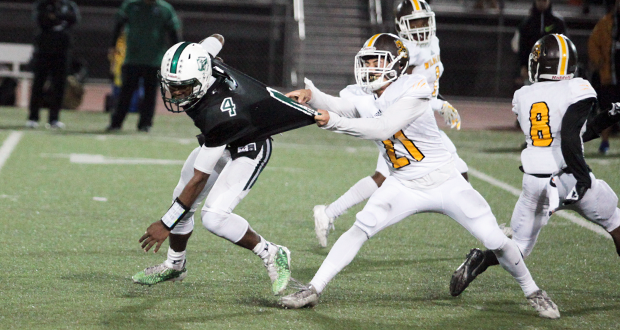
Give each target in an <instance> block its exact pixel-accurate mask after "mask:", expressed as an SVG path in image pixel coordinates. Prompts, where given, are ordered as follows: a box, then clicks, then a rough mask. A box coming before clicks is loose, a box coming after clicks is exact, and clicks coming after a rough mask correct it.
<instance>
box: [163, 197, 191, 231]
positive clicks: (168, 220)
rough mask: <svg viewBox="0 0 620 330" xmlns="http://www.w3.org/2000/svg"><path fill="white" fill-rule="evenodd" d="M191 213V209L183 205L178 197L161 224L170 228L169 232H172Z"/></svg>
mask: <svg viewBox="0 0 620 330" xmlns="http://www.w3.org/2000/svg"><path fill="white" fill-rule="evenodd" d="M188 212H189V207H187V206H185V205H183V203H181V201H180V200H179V198H178V197H177V198H176V199H175V200H174V202H173V203H172V206H170V208H169V209H168V212H166V214H164V216H163V217H161V222H162V223H163V224H164V226H166V228H168V230H172V228H174V226H176V224H177V223H178V222H179V221H180V220H181V219H183V217H185V215H186V214H187V213H188Z"/></svg>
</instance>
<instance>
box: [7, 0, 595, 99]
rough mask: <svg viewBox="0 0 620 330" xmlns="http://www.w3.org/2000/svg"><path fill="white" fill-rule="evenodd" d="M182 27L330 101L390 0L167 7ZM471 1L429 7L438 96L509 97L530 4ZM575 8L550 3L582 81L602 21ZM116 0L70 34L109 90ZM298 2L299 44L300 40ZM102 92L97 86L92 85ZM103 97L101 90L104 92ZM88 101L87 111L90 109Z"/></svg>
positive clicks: (204, 1)
mask: <svg viewBox="0 0 620 330" xmlns="http://www.w3.org/2000/svg"><path fill="white" fill-rule="evenodd" d="M169 2H170V3H171V4H172V5H173V6H174V8H175V9H176V11H177V14H178V16H179V18H180V20H181V22H182V39H184V40H189V41H199V40H201V39H202V38H204V37H206V36H208V35H210V34H212V33H220V34H223V35H224V36H225V37H226V46H225V47H224V49H223V50H222V53H221V54H222V57H223V58H224V59H225V60H226V62H227V63H229V64H231V65H232V66H234V67H236V68H238V69H240V70H241V71H243V72H246V73H248V74H249V75H251V76H253V77H255V78H257V79H258V80H260V81H262V82H264V83H266V84H268V85H271V86H275V87H282V88H283V89H290V88H294V87H297V86H300V84H301V82H302V81H303V79H302V78H303V77H308V78H310V79H312V80H313V81H314V82H315V84H317V86H319V87H320V88H322V89H324V90H326V91H328V92H332V93H335V92H337V91H338V90H340V89H341V88H342V87H343V86H344V85H346V84H351V83H354V78H353V75H352V71H353V56H354V55H355V53H356V52H357V50H359V47H360V45H361V44H362V42H363V41H364V40H366V39H367V38H368V37H369V36H370V35H372V34H373V33H376V32H384V31H389V32H393V31H394V22H393V14H392V5H393V2H392V1H391V0H340V1H328V0H304V1H302V2H299V1H296V0H295V1H293V0H227V1H221V0H169ZM474 2H475V1H474V0H435V1H431V4H432V7H433V9H434V11H435V12H436V17H437V35H438V37H439V39H440V41H441V43H440V45H441V54H442V61H443V63H444V66H445V73H444V75H443V77H442V79H441V93H442V94H443V95H449V96H456V97H461V96H462V97H477V98H496V99H497V98H499V99H507V98H511V97H512V93H513V92H514V90H515V88H516V87H517V86H515V85H514V83H513V81H514V77H515V76H516V75H517V72H518V65H517V59H516V55H515V54H514V53H513V52H512V50H511V48H510V40H511V39H512V36H513V34H514V31H515V29H516V27H517V25H518V24H519V22H521V20H522V19H523V18H524V17H525V16H526V15H527V14H528V11H529V8H530V7H531V4H532V1H531V0H521V1H518V0H512V1H508V0H505V1H501V0H500V1H498V3H499V5H500V8H501V9H483V10H480V9H474V8H473V4H474ZM575 2H576V1H572V0H571V1H569V0H556V1H553V8H554V12H555V13H556V14H559V15H561V16H563V17H564V19H565V20H566V23H567V25H568V28H569V33H570V37H571V39H572V40H573V42H574V43H575V45H576V46H577V49H578V52H579V56H580V59H579V62H580V64H581V67H582V70H581V73H582V75H586V76H587V74H588V72H587V70H586V68H587V66H586V63H587V39H588V36H589V34H590V32H591V30H592V28H593V27H594V25H595V24H596V22H597V20H598V19H599V18H600V17H602V16H603V14H604V13H605V11H604V8H603V5H602V4H601V2H602V0H600V1H598V2H597V1H590V2H592V3H593V4H592V6H591V9H590V13H589V14H588V15H584V14H582V11H581V7H580V6H576V5H574V3H575ZM32 3H33V1H31V0H1V1H0V12H1V13H2V17H3V19H2V20H0V42H8V43H25V44H30V43H31V42H32V40H33V34H34V31H35V23H34V22H33V20H32V19H31V10H32ZM121 3H122V1H121V0H79V1H77V4H78V6H79V8H80V11H81V15H82V21H81V23H80V24H79V25H78V26H76V28H75V31H74V33H75V51H74V55H75V57H76V58H78V59H82V60H84V62H85V63H87V67H88V72H89V75H88V77H89V78H88V82H89V85H93V84H108V83H109V82H110V81H111V80H110V74H109V63H108V60H107V55H106V54H107V49H108V47H109V45H110V44H111V36H112V28H113V22H114V14H115V12H116V10H117V8H118V7H119V6H120V4H121ZM299 3H302V4H303V14H304V15H303V18H304V19H303V21H304V23H305V25H304V26H303V29H304V32H305V36H304V37H305V39H304V40H301V38H300V27H301V24H300V22H299V21H300V20H299V16H300V15H299V11H298V10H297V11H296V10H295V8H296V6H297V4H299ZM99 87H100V88H101V85H99ZM104 89H105V88H104ZM88 97H90V98H91V99H87V100H85V102H90V103H89V105H88V106H83V107H82V108H88V109H89V110H96V109H102V106H103V105H102V104H103V100H101V99H100V98H101V97H100V95H98V94H88V93H87V98H88ZM93 102H94V103H93Z"/></svg>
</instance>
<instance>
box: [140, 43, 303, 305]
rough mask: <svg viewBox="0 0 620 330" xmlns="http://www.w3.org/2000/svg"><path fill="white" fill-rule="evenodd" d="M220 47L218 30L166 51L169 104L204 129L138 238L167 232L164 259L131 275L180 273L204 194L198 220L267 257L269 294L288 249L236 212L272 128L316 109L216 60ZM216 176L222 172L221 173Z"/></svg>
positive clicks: (285, 265)
mask: <svg viewBox="0 0 620 330" xmlns="http://www.w3.org/2000/svg"><path fill="white" fill-rule="evenodd" d="M222 45H223V37H221V36H220V35H215V36H212V37H210V38H207V39H205V40H204V41H203V42H202V43H201V44H197V43H189V42H181V43H178V44H176V45H174V46H173V47H171V48H170V49H168V51H167V52H166V54H165V55H164V58H163V60H162V65H161V72H160V75H161V77H160V81H161V89H162V97H163V100H164V103H165V105H166V108H167V109H168V110H170V111H173V112H183V111H184V112H186V113H187V114H188V115H189V116H190V117H191V118H192V119H193V121H194V124H195V125H196V127H198V128H199V129H200V131H201V133H202V134H201V136H200V140H201V141H200V142H201V143H200V144H201V147H200V148H197V149H195V150H194V151H192V153H191V154H190V156H189V157H188V159H187V161H186V162H185V165H184V166H183V170H182V172H181V179H180V180H179V184H178V185H177V187H176V189H175V191H174V194H173V200H174V201H173V204H172V206H171V207H170V209H169V210H168V212H166V214H165V215H164V216H163V217H162V218H161V220H158V221H155V222H153V223H152V224H151V225H150V226H149V227H148V228H147V230H146V233H145V234H144V235H143V236H142V237H141V238H140V242H141V243H142V248H143V249H144V250H145V251H148V250H149V249H151V247H153V246H154V245H155V249H154V251H155V252H157V251H158V250H159V247H160V246H161V244H162V243H163V242H164V241H165V240H166V238H167V237H170V247H169V249H168V258H167V260H166V261H165V262H164V263H162V264H160V265H156V266H153V267H149V268H146V269H145V270H143V271H141V272H139V273H137V274H136V275H134V276H133V280H134V281H135V282H136V283H139V284H146V285H153V284H157V283H159V282H163V281H178V280H182V279H183V278H185V276H186V274H187V270H186V267H185V264H186V260H185V253H186V251H185V250H186V246H187V242H188V240H189V237H190V236H191V234H192V232H193V228H194V217H193V214H194V211H195V210H196V209H197V207H198V205H199V204H200V202H201V201H202V200H203V199H204V198H205V197H206V201H205V204H204V206H203V208H202V224H203V225H204V226H205V227H206V228H207V229H208V230H209V231H210V232H212V233H213V234H215V235H217V236H220V237H222V238H224V239H227V240H229V241H230V242H233V243H234V244H236V245H239V246H241V247H244V248H246V249H249V250H252V251H253V252H254V253H255V254H256V255H258V256H259V257H260V258H261V259H262V260H263V262H264V264H265V267H267V271H268V274H269V277H270V279H271V281H272V290H273V292H274V294H280V293H281V292H282V291H283V290H284V289H285V288H286V286H287V284H288V281H289V279H290V252H289V250H288V249H287V248H286V247H283V246H280V245H276V244H274V243H271V242H269V241H267V240H265V239H264V238H263V237H262V236H261V235H258V234H257V233H256V232H255V231H254V230H252V228H251V227H250V225H249V223H248V222H247V221H246V220H245V219H244V218H242V217H241V216H239V215H237V214H235V213H233V210H234V208H235V206H237V204H238V203H239V202H240V201H241V200H242V199H243V198H244V197H245V196H246V195H247V194H248V193H249V192H250V189H251V188H252V186H253V185H254V183H256V180H257V179H258V176H259V175H260V173H261V172H262V170H263V169H264V168H265V166H266V165H267V162H268V161H269V158H270V156H271V150H272V148H271V139H270V136H271V135H272V134H276V133H280V132H283V131H286V130H289V129H293V128H296V127H301V126H304V125H308V124H310V123H313V122H314V119H313V117H312V114H314V113H315V112H314V111H313V110H311V109H309V108H307V107H305V106H302V105H300V104H297V103H296V102H294V101H292V100H291V99H289V98H287V97H285V96H284V95H283V94H281V93H279V92H277V91H275V90H273V89H271V88H269V87H266V86H265V85H263V84H262V83H260V82H258V81H256V80H254V79H252V78H250V77H248V76H246V75H245V74H243V73H241V72H239V71H236V70H234V69H233V68H231V67H229V66H227V65H225V64H224V63H222V61H221V60H219V59H214V58H213V56H215V55H217V53H218V52H219V51H220V49H221V48H222ZM218 174H219V175H218Z"/></svg>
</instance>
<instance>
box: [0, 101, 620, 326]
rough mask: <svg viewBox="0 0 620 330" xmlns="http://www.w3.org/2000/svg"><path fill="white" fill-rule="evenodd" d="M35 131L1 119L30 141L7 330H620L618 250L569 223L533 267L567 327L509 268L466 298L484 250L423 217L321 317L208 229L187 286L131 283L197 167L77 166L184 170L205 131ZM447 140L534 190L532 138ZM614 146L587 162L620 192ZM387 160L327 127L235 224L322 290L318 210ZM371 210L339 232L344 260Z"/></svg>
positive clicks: (4, 179) (7, 241)
mask: <svg viewBox="0 0 620 330" xmlns="http://www.w3.org/2000/svg"><path fill="white" fill-rule="evenodd" d="M43 115H44V116H45V115H46V113H43ZM25 118H26V113H25V111H24V110H22V109H17V108H0V139H1V140H2V141H4V140H6V138H7V137H8V136H9V134H11V132H13V131H18V132H22V133H23V136H22V138H21V140H20V142H19V143H18V145H17V146H16V148H15V150H14V151H13V153H12V154H11V156H10V158H9V159H8V160H7V162H6V163H5V165H4V167H3V168H2V169H1V170H0V205H1V210H2V213H1V216H0V242H2V243H1V246H2V249H1V250H2V257H1V258H0V265H1V266H2V269H3V270H4V276H3V278H2V280H0V292H2V294H1V296H2V302H1V303H0V328H2V329H26V328H28V329H61V328H63V329H65V328H68V329H205V328H206V329H223V328H226V329H228V328H236V329H242V328H247V327H251V328H257V329H387V328H390V329H415V328H420V329H615V328H617V324H618V323H619V322H620V294H619V293H618V283H619V282H620V274H619V273H620V272H619V270H620V269H619V267H618V265H619V263H618V256H617V255H616V254H615V251H614V248H613V243H612V242H611V240H608V239H606V238H604V237H602V236H600V235H598V234H595V233H594V232H592V231H590V230H587V229H584V228H582V227H579V226H577V225H575V224H573V223H571V222H569V221H568V220H565V219H563V218H560V217H558V216H553V217H552V219H551V220H550V223H549V225H548V226H547V227H546V228H544V229H543V231H542V233H541V235H540V239H539V242H538V245H537V247H536V248H535V250H534V252H533V254H532V255H531V256H530V257H529V258H528V259H527V261H526V262H527V265H528V267H529V268H530V270H531V271H532V274H533V276H534V279H535V280H536V281H537V284H538V285H539V286H540V287H541V288H543V289H545V290H546V291H547V292H548V293H549V295H550V296H551V297H552V299H553V300H554V301H555V302H556V303H557V304H558V306H559V308H560V311H561V313H562V318H561V319H559V320H554V321H550V320H544V319H541V318H539V317H537V316H536V313H535V311H534V310H533V309H532V308H531V307H529V305H527V302H526V300H525V298H524V297H523V294H522V292H521V290H520V288H519V287H518V285H517V284H516V282H515V281H514V280H513V279H512V277H511V276H510V275H509V274H508V273H506V272H505V271H503V270H502V269H501V268H500V267H493V268H491V269H489V270H488V271H487V272H486V273H485V274H484V275H481V276H480V277H479V278H478V279H477V280H476V281H475V282H474V283H473V284H472V285H471V286H470V287H469V288H468V289H467V291H465V292H464V293H463V294H462V295H461V296H460V297H458V298H453V297H451V296H450V294H449V292H448V285H449V280H450V276H451V275H452V272H453V271H454V269H455V268H456V267H458V265H459V264H460V263H461V262H462V261H463V258H464V257H465V255H466V254H467V252H468V251H469V249H470V248H472V247H481V245H480V244H479V243H478V242H477V241H476V240H475V239H474V238H473V237H472V236H470V235H469V234H468V233H467V232H466V231H465V229H463V228H461V227H460V226H459V225H458V224H457V223H456V222H454V221H452V220H450V219H449V218H447V217H445V216H442V215H436V214H421V215H416V216H413V217H409V218H407V219H406V220H404V221H402V222H401V223H399V224H397V225H395V226H392V227H390V228H388V229H386V230H384V231H383V232H381V233H380V234H379V235H377V236H376V237H374V238H373V239H371V240H370V241H368V242H367V243H366V245H365V246H364V247H363V248H362V250H361V252H360V253H359V255H358V256H357V257H356V258H355V259H354V261H353V262H352V263H351V264H350V265H349V266H348V267H347V268H345V270H344V271H342V272H341V273H340V274H339V275H338V276H337V277H336V278H335V279H334V280H333V281H332V282H331V283H330V285H329V286H328V287H327V288H326V290H325V291H324V292H323V296H322V297H321V303H320V304H319V305H318V306H317V307H316V308H314V309H302V310H284V309H282V308H280V307H278V305H277V298H276V297H274V296H273V295H271V293H270V287H271V285H270V283H269V279H268V277H267V274H266V271H265V269H264V267H263V265H262V262H261V261H260V260H259V259H258V258H257V257H256V256H254V255H253V254H252V252H250V251H247V250H244V249H242V248H239V247H237V246H235V245H233V244H231V243H229V242H227V241H225V240H223V239H221V238H218V237H216V236H214V235H212V234H210V233H209V232H208V231H207V230H205V229H204V228H203V227H202V226H201V225H200V221H199V220H197V221H196V230H195V232H194V235H193V236H192V239H191V240H190V243H189V249H188V254H187V257H188V264H187V268H188V270H189V273H188V274H189V275H188V277H187V279H186V280H185V281H184V282H182V283H180V284H173V283H163V284H159V285H156V286H153V287H144V286H139V285H136V284H133V283H132V281H131V275H133V274H134V273H136V272H138V271H140V270H142V269H143V268H145V267H147V266H152V265H155V264H158V263H161V262H162V261H163V260H164V259H165V254H166V249H167V243H164V245H163V246H162V250H160V252H159V253H157V254H154V253H148V254H147V253H144V252H142V251H141V249H140V246H139V244H138V238H139V237H140V236H141V235H142V233H144V230H145V229H146V227H147V226H148V225H149V224H150V223H151V222H152V221H155V220H157V219H158V218H159V217H161V216H162V215H163V214H164V212H165V211H166V210H167V209H168V207H169V204H170V202H171V193H172V190H173V188H174V186H175V185H176V182H177V180H178V176H179V173H180V169H181V165H180V164H179V165H118V164H117V165H109V164H108V165H103V164H76V163H71V162H70V161H69V158H68V156H67V155H69V154H72V153H74V154H99V155H103V156H106V157H129V158H149V159H167V160H178V161H183V160H185V158H186V156H187V155H188V154H189V152H190V151H191V150H192V149H193V148H194V147H195V146H196V143H195V140H194V138H193V136H194V135H195V134H196V129H195V128H194V127H193V125H192V123H191V120H190V119H189V118H188V117H187V116H186V115H184V114H179V115H170V116H158V117H156V121H155V126H154V127H153V129H152V131H151V132H150V133H148V134H143V133H137V132H136V131H135V123H136V116H135V115H129V117H128V119H127V121H126V123H125V130H124V131H123V132H121V133H118V134H110V135H106V134H103V129H104V127H105V126H106V125H107V123H108V116H107V114H103V113H85V112H69V111H65V112H63V113H62V120H63V122H65V123H66V124H67V129H66V130H63V131H50V130H46V129H41V128H40V129H38V130H26V129H24V128H22V127H23V125H24V123H25ZM44 118H45V117H44ZM447 133H448V135H450V137H451V138H452V140H453V141H454V143H455V144H456V146H457V148H458V150H459V154H460V156H461V157H462V158H463V159H464V160H465V161H466V162H467V163H468V165H469V166H470V167H472V168H474V169H477V170H479V171H482V172H484V173H486V174H488V175H491V176H493V177H494V178H496V179H498V180H502V181H504V182H506V183H508V184H510V185H512V186H513V187H516V188H520V184H521V178H522V175H521V172H519V170H518V169H517V167H518V165H519V155H520V149H519V145H520V143H521V142H522V140H523V138H522V135H521V133H520V132H517V131H510V132H506V131H503V132H493V131H462V132H457V131H447ZM611 144H612V150H611V154H610V155H608V156H606V157H599V156H597V154H596V149H597V147H598V141H593V142H590V143H588V144H586V157H587V160H588V163H589V164H590V166H591V167H592V169H593V170H594V173H595V174H596V175H597V177H599V178H602V179H605V180H606V181H607V182H608V183H609V184H610V186H611V187H612V188H613V189H614V190H615V191H616V192H619V191H620V176H619V175H618V169H619V168H620V166H619V165H620V164H619V163H620V154H619V152H618V151H617V150H618V149H620V141H618V140H617V139H614V140H612V141H611ZM376 159H377V151H376V148H375V147H374V145H373V144H372V143H371V142H367V141H361V140H356V139H353V138H349V137H346V136H342V135H338V134H333V133H331V132H325V131H322V130H319V129H317V128H316V127H313V126H311V127H306V128H303V129H299V130H296V131H292V132H287V133H285V134H283V135H278V136H275V137H274V152H273V156H272V159H271V161H270V164H269V165H268V167H267V168H266V170H265V171H264V172H263V174H262V175H261V177H260V179H259V180H258V182H257V184H256V185H255V187H254V189H253V190H252V192H251V193H250V194H249V195H248V196H247V197H246V198H245V199H244V200H243V201H242V202H241V203H240V205H239V206H238V207H237V209H236V211H235V212H236V213H238V214H240V215H241V216H243V217H245V218H246V219H248V220H249V222H250V224H251V225H252V227H253V228H254V229H255V230H256V231H257V232H258V233H260V234H262V235H263V236H264V237H265V238H266V239H268V240H271V241H273V242H276V243H278V244H283V245H286V246H287V247H289V248H290V249H291V251H292V270H293V276H294V277H295V278H297V279H299V280H301V281H303V282H307V281H309V280H310V279H311V278H312V276H313V275H314V273H315V272H316V270H317V269H318V267H319V266H320V264H321V262H322V261H323V259H324V258H325V256H326V255H327V253H328V251H329V248H327V249H321V248H319V247H318V243H317V241H316V238H315V237H314V230H313V221H312V207H313V206H314V205H315V204H320V203H328V202H331V201H332V200H334V199H335V198H337V197H338V196H340V194H342V193H343V192H345V191H346V190H347V189H348V188H349V187H350V186H351V185H352V184H354V183H355V182H357V180H358V179H360V178H362V177H364V176H366V175H370V174H372V173H373V170H374V166H375V163H376ZM470 178H471V182H472V184H473V185H474V187H475V188H476V189H478V190H479V191H480V193H481V194H482V195H483V196H484V197H485V198H486V199H487V200H488V202H489V204H490V205H491V207H492V209H493V211H494V214H495V215H496V217H497V218H498V222H499V223H508V222H509V219H510V215H511V213H512V209H513V206H514V204H515V202H516V200H517V198H516V197H515V196H513V195H512V194H510V193H508V192H506V191H504V190H502V189H500V188H497V187H494V186H492V185H490V184H488V183H486V182H484V181H481V180H479V179H477V178H475V177H471V176H470ZM93 197H105V198H107V202H101V201H95V200H93ZM361 207H362V206H361V205H358V206H357V207H355V208H354V209H352V210H350V211H349V212H348V213H347V214H345V215H344V216H342V217H341V218H340V219H338V221H337V222H336V232H335V233H334V234H333V235H331V236H330V239H329V245H330V246H331V245H332V244H333V242H334V241H335V240H336V239H337V237H338V236H339V235H340V234H342V233H343V232H344V231H345V230H347V229H348V228H349V227H350V226H351V225H352V223H353V221H354V218H355V213H356V212H357V211H358V210H360V209H361ZM290 292H292V291H291V290H290V289H289V290H288V293H290Z"/></svg>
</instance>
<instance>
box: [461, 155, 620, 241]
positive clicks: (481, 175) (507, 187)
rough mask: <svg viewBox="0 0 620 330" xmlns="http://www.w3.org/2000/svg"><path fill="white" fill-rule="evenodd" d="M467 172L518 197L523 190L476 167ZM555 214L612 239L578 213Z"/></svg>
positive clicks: (562, 212)
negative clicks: (577, 214)
mask: <svg viewBox="0 0 620 330" xmlns="http://www.w3.org/2000/svg"><path fill="white" fill-rule="evenodd" d="M467 173H468V174H470V175H471V176H473V177H476V178H478V179H480V180H482V181H484V182H486V183H489V184H490V185H492V186H495V187H498V188H501V189H503V190H505V191H507V192H509V193H511V194H513V195H515V196H517V197H519V195H521V190H520V189H517V188H515V187H513V186H511V185H509V184H507V183H505V182H502V181H500V180H497V179H495V178H494V177H491V176H489V175H487V174H485V173H482V172H480V171H478V170H475V169H473V168H471V167H469V169H468V171H467ZM555 214H557V215H558V216H559V217H562V218H564V219H566V220H568V221H570V222H572V223H574V224H576V225H578V226H581V227H584V228H586V229H590V230H591V231H593V232H595V233H597V234H599V235H601V236H603V237H605V238H608V239H611V236H610V235H609V234H608V233H607V231H606V230H605V229H603V228H601V227H599V226H598V225H595V224H593V223H592V222H589V221H587V220H584V219H582V218H581V217H579V216H576V215H574V214H572V213H568V212H566V211H559V212H556V213H555Z"/></svg>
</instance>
